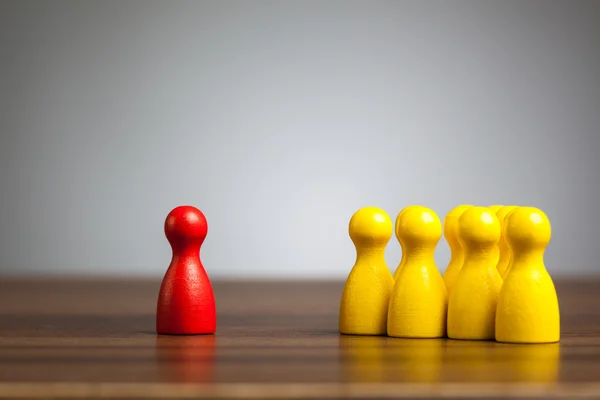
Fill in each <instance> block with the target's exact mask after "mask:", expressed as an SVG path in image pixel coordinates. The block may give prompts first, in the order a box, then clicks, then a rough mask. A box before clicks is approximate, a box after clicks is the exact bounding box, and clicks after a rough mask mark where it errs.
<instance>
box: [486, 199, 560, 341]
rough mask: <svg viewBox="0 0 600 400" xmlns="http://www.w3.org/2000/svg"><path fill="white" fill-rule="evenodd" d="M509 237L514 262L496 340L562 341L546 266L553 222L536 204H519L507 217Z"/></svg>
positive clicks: (501, 303)
mask: <svg viewBox="0 0 600 400" xmlns="http://www.w3.org/2000/svg"><path fill="white" fill-rule="evenodd" d="M505 225H506V240H507V242H508V243H509V245H510V247H511V249H512V252H513V263H512V268H511V270H510V272H509V274H508V275H507V276H506V280H505V281H504V285H503V286H502V290H501V291H500V297H499V299H498V309H497V313H496V340H497V341H499V342H508V343H554V342H558V341H559V340H560V311H559V304H558V297H557V295H556V289H555V287H554V283H553V282H552V278H551V277H550V274H549V273H548V271H546V267H545V265H544V252H545V250H546V247H547V246H548V244H549V242H550V237H551V234H552V232H551V227H550V221H549V220H548V217H547V216H546V214H544V212H543V211H542V210H540V209H537V208H534V207H518V208H516V209H515V210H514V211H513V212H511V213H510V215H509V216H508V217H507V220H506V222H505Z"/></svg>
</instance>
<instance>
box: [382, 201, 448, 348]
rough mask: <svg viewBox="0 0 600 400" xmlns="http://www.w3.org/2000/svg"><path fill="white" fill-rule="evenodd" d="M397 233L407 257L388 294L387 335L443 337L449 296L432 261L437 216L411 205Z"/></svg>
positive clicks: (401, 217)
mask: <svg viewBox="0 0 600 400" xmlns="http://www.w3.org/2000/svg"><path fill="white" fill-rule="evenodd" d="M396 236H397V237H398V238H400V239H401V241H402V243H404V251H405V253H406V259H405V262H404V265H403V266H402V269H401V271H400V273H399V275H398V278H397V279H396V281H395V283H394V288H393V290H392V294H391V296H390V305H389V310H388V322H387V324H388V325H387V330H388V336H394V337H405V338H438V337H444V336H445V335H446V315H447V305H448V297H447V291H446V285H445V284H444V280H443V279H442V275H441V274H440V272H439V271H438V269H437V267H436V265H435V261H434V251H435V247H436V245H437V243H438V242H439V240H440V238H441V236H442V224H441V222H440V219H439V218H438V216H437V215H436V214H435V212H433V211H432V210H430V209H428V208H426V207H421V206H413V207H411V208H410V209H408V210H406V211H404V212H401V213H400V214H399V215H398V220H397V222H396Z"/></svg>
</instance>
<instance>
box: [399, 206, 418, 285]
mask: <svg viewBox="0 0 600 400" xmlns="http://www.w3.org/2000/svg"><path fill="white" fill-rule="evenodd" d="M413 207H416V206H408V207H404V208H403V209H402V211H400V213H399V214H398V216H397V217H396V228H395V229H394V231H395V232H396V239H397V240H398V243H399V244H400V249H401V251H402V256H401V258H400V263H399V264H398V267H397V268H396V271H394V280H396V279H398V275H400V270H401V269H402V266H403V265H404V263H405V262H406V246H405V244H404V243H403V242H402V238H401V237H398V222H399V221H400V217H401V216H402V214H404V213H405V212H406V211H408V210H410V209H411V208H413Z"/></svg>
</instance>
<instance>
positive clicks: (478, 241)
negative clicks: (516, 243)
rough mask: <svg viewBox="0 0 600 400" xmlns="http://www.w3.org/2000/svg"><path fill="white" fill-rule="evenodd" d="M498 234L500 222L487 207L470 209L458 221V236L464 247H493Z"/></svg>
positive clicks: (499, 232)
mask: <svg viewBox="0 0 600 400" xmlns="http://www.w3.org/2000/svg"><path fill="white" fill-rule="evenodd" d="M500 234H501V226H500V221H498V217H496V215H495V214H494V213H493V212H492V211H491V210H490V209H489V208H487V207H471V208H469V209H468V210H466V211H465V212H464V213H463V214H462V215H461V216H460V218H459V219H458V236H459V238H460V240H461V242H462V243H463V244H464V245H465V246H469V247H477V246H488V245H494V244H496V243H498V240H499V239H500Z"/></svg>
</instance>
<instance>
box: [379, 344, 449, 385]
mask: <svg viewBox="0 0 600 400" xmlns="http://www.w3.org/2000/svg"><path fill="white" fill-rule="evenodd" d="M445 348H446V342H445V341H443V340H423V339H395V340H390V341H389V343H388V344H387V346H386V348H385V361H386V362H385V365H384V368H385V370H386V375H387V377H388V379H387V382H390V381H391V382H394V383H396V382H408V383H411V384H414V383H416V382H420V383H425V382H427V383H433V382H437V381H439V380H440V378H441V373H442V369H443V354H444V350H445Z"/></svg>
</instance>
